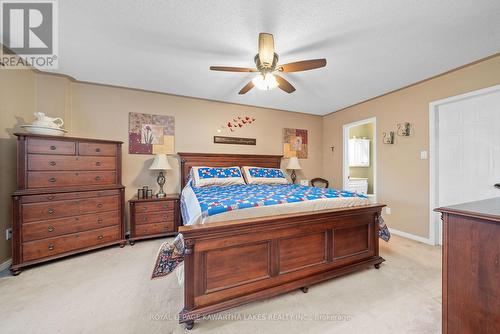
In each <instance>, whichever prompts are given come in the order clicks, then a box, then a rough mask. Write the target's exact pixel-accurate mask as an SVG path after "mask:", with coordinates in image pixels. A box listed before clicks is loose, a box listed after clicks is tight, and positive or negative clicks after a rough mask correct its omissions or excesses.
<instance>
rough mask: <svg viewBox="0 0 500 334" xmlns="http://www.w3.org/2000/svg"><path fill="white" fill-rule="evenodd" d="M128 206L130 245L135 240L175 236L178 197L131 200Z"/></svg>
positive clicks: (177, 219) (177, 223)
mask: <svg viewBox="0 0 500 334" xmlns="http://www.w3.org/2000/svg"><path fill="white" fill-rule="evenodd" d="M129 205H130V239H129V241H130V244H131V245H133V244H134V243H135V241H136V240H140V239H148V238H156V237H164V236H169V235H175V234H177V227H178V226H179V215H180V208H179V195H177V194H173V195H167V196H166V197H163V198H156V197H154V198H147V199H137V198H136V199H133V200H130V201H129Z"/></svg>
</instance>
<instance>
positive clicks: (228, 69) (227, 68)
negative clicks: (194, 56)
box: [210, 66, 258, 72]
mask: <svg viewBox="0 0 500 334" xmlns="http://www.w3.org/2000/svg"><path fill="white" fill-rule="evenodd" d="M210 69H211V70H212V71H225V72H258V71H257V69H256V68H247V67H230V66H210Z"/></svg>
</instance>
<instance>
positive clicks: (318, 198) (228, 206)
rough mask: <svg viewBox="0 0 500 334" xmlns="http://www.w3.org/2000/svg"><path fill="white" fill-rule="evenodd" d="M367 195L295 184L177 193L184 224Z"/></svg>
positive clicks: (362, 201) (360, 200) (337, 204)
mask: <svg viewBox="0 0 500 334" xmlns="http://www.w3.org/2000/svg"><path fill="white" fill-rule="evenodd" d="M368 204H370V201H369V199H368V197H367V196H365V195H363V194H357V193H353V192H349V191H342V190H336V189H331V188H328V189H325V188H314V187H307V186H301V185H296V184H244V185H242V184H236V185H228V186H207V187H198V188H197V187H193V186H192V185H191V182H188V183H187V185H186V187H184V189H183V191H182V194H181V211H182V218H183V222H184V225H194V224H206V223H211V222H223V221H230V220H237V219H249V218H259V217H266V216H274V215H282V214H290V213H292V214H293V213H307V212H316V211H321V210H329V209H337V208H346V207H354V206H361V205H368Z"/></svg>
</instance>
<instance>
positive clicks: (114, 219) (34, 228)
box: [22, 211, 121, 242]
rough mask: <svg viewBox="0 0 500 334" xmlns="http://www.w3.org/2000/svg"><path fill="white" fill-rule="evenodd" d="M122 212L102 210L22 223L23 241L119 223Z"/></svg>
mask: <svg viewBox="0 0 500 334" xmlns="http://www.w3.org/2000/svg"><path fill="white" fill-rule="evenodd" d="M120 221H121V220H120V212H119V211H113V212H101V213H92V214H87V215H81V216H76V217H71V218H59V219H51V220H45V221H40V222H33V223H25V224H23V225H22V238H23V242H26V241H33V240H38V239H45V238H51V237H56V236H59V235H63V234H70V233H77V232H82V231H88V230H94V229H98V228H102V227H107V226H113V225H119V224H120Z"/></svg>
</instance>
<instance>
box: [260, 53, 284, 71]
mask: <svg viewBox="0 0 500 334" xmlns="http://www.w3.org/2000/svg"><path fill="white" fill-rule="evenodd" d="M278 59H279V57H278V54H277V53H274V57H273V63H272V64H270V65H269V64H267V63H261V62H260V58H259V54H258V53H257V54H256V55H255V57H254V62H255V66H256V67H257V69H258V70H259V71H260V72H263V73H266V72H272V71H274V69H275V68H276V65H277V64H278Z"/></svg>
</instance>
